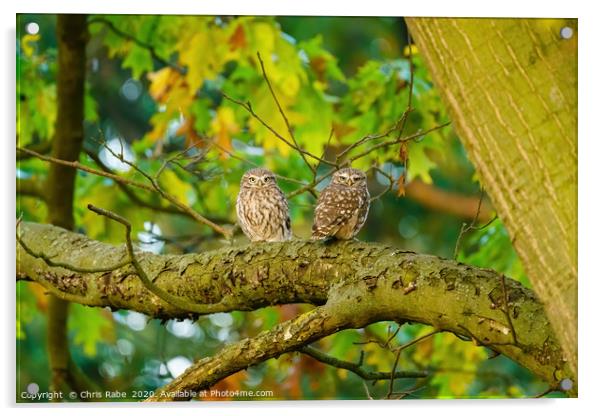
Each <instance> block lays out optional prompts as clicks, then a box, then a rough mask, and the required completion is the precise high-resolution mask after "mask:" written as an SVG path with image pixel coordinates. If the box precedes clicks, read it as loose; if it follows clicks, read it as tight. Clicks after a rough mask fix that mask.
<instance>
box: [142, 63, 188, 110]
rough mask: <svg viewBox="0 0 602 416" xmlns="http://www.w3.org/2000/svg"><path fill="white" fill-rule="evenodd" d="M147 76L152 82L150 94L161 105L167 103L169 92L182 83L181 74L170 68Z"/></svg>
mask: <svg viewBox="0 0 602 416" xmlns="http://www.w3.org/2000/svg"><path fill="white" fill-rule="evenodd" d="M147 76H148V79H149V80H150V82H151V84H150V87H149V89H148V92H149V94H150V96H151V97H153V98H154V100H155V101H157V102H160V103H163V102H165V100H166V99H167V96H168V92H169V91H170V90H171V89H172V88H173V86H174V85H175V84H176V83H179V81H180V79H179V78H180V74H179V73H178V72H177V71H176V70H175V69H172V68H170V67H166V68H163V69H160V70H158V71H156V72H149V74H148V75H147Z"/></svg>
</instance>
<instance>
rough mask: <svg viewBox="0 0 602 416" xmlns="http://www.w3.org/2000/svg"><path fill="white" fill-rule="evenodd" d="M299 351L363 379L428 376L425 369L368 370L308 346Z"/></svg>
mask: <svg viewBox="0 0 602 416" xmlns="http://www.w3.org/2000/svg"><path fill="white" fill-rule="evenodd" d="M299 351H300V352H302V353H303V354H306V355H309V356H310V357H312V358H314V359H316V360H318V361H320V362H322V363H324V364H328V365H330V366H332V367H336V368H342V369H344V370H348V371H351V372H352V373H354V374H357V375H358V376H360V377H361V378H362V379H364V380H389V379H391V378H392V379H397V378H422V377H427V376H428V373H427V372H426V371H395V372H391V373H387V372H382V371H369V370H366V369H364V368H362V367H361V365H360V364H356V363H351V362H349V361H343V360H339V359H338V358H334V357H332V356H330V355H327V354H324V353H323V352H321V351H320V350H318V349H316V348H313V347H310V346H304V347H302V348H300V349H299Z"/></svg>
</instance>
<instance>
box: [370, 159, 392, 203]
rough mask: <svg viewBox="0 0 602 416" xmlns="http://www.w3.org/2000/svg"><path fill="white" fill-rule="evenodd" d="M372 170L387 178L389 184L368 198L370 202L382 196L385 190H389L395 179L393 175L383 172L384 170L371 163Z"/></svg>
mask: <svg viewBox="0 0 602 416" xmlns="http://www.w3.org/2000/svg"><path fill="white" fill-rule="evenodd" d="M372 170H374V171H376V172H378V173H380V174H381V175H383V176H384V177H385V178H387V180H388V181H389V185H388V186H387V187H386V188H385V189H383V190H382V191H381V192H380V193H379V194H378V195H375V196H373V197H372V198H370V202H374V201H376V200H377V199H380V198H382V197H383V196H384V195H385V194H386V193H387V192H389V191H391V189H393V185H395V179H394V178H393V176H391V175H389V174H388V173H387V172H385V171H384V170H382V169H381V168H379V167H378V166H376V165H373V166H372Z"/></svg>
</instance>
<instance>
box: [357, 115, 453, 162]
mask: <svg viewBox="0 0 602 416" xmlns="http://www.w3.org/2000/svg"><path fill="white" fill-rule="evenodd" d="M450 124H451V121H448V122H446V123H443V124H439V125H438V126H435V127H431V128H430V129H428V130H425V131H419V132H417V133H414V134H411V135H409V136H405V137H401V138H396V139H393V140H388V141H386V142H382V143H378V144H375V145H374V146H371V147H369V148H368V149H366V150H365V151H363V152H362V153H360V154H358V155H355V156H354V157H352V158H351V159H349V162H350V163H351V162H354V161H356V160H358V159H361V158H362V157H364V156H366V155H368V154H370V153H372V152H373V151H375V150H377V149H380V148H382V147H389V146H393V145H396V144H399V143H403V142H408V141H410V140H417V139H420V138H421V137H423V136H426V135H427V134H429V133H432V132H433V131H436V130H440V129H442V128H444V127H447V126H449V125H450Z"/></svg>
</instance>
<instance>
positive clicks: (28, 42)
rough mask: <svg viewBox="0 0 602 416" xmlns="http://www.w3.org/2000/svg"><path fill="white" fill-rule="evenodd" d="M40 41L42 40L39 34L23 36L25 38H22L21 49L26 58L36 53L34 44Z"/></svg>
mask: <svg viewBox="0 0 602 416" xmlns="http://www.w3.org/2000/svg"><path fill="white" fill-rule="evenodd" d="M38 40H40V35H39V34H36V35H30V34H27V35H25V36H23V38H21V49H22V50H23V53H25V56H31V55H33V52H34V46H33V43H35V42H37V41H38Z"/></svg>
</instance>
